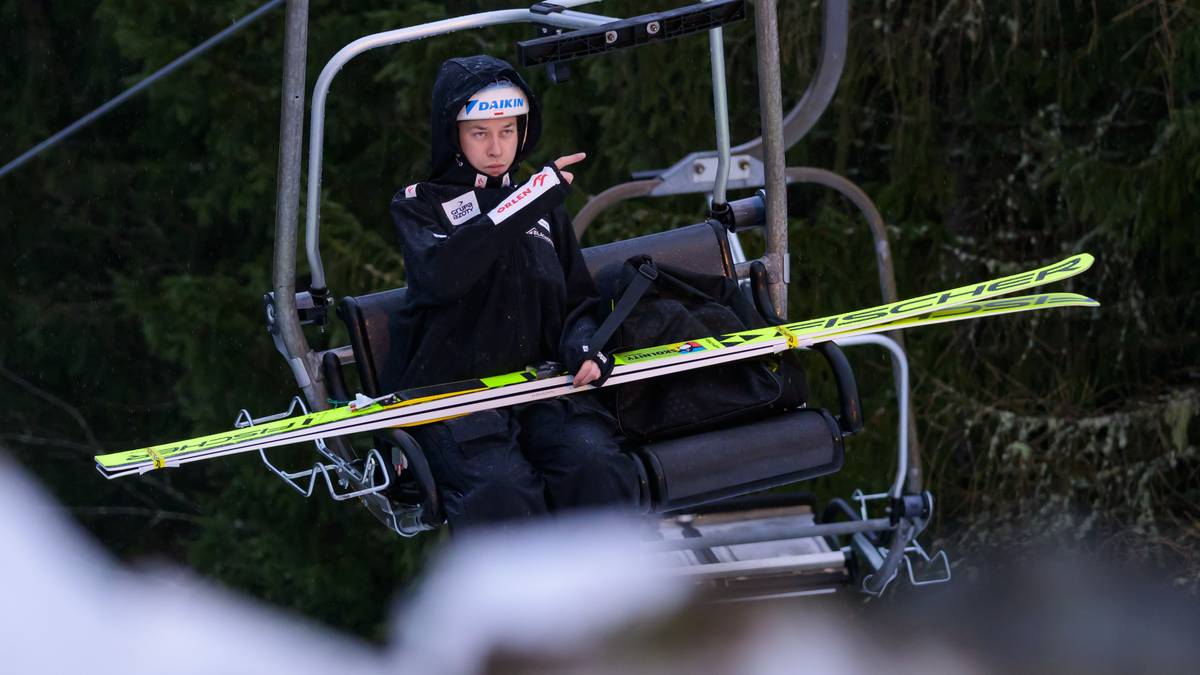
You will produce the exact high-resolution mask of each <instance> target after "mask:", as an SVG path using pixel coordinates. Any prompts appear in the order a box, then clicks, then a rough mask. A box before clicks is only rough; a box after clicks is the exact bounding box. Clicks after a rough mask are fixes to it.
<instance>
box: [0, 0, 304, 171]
mask: <svg viewBox="0 0 1200 675" xmlns="http://www.w3.org/2000/svg"><path fill="white" fill-rule="evenodd" d="M283 1H284V0H270V1H269V2H267V3H265V4H264V5H263V6H261V7H259V8H258V9H256V10H254V11H253V12H250V13H249V14H247V15H246V16H244V17H242V18H240V19H238V20H237V21H235V22H233V24H231V25H230V26H229V27H228V28H226V29H225V30H223V31H221V32H220V33H217V34H216V35H214V36H212V37H210V38H209V39H207V40H205V41H204V42H201V43H200V44H198V45H196V46H195V47H193V48H192V49H191V50H189V51H188V52H187V53H186V54H184V55H183V56H180V57H179V58H177V59H175V60H174V61H172V62H170V63H168V64H167V65H165V66H163V67H162V68H159V69H158V70H157V71H155V72H154V73H153V74H152V75H150V76H149V77H147V78H145V79H144V80H142V81H140V82H138V83H137V84H135V85H133V86H132V87H130V88H129V89H126V90H125V91H124V92H122V93H120V94H118V95H117V96H115V97H113V98H112V99H109V101H108V102H107V103H105V104H104V105H102V106H100V107H99V108H96V109H95V110H93V111H92V112H90V113H88V114H86V115H84V116H83V117H80V118H79V119H78V120H76V121H75V122H73V123H71V124H70V125H68V126H67V127H66V128H64V129H63V130H62V131H59V132H58V133H56V134H54V135H53V136H51V137H50V138H47V139H46V140H44V141H42V142H41V143H38V144H37V145H35V146H33V147H32V148H30V149H29V150H28V151H26V152H25V153H24V154H23V155H21V156H20V157H17V158H16V159H14V160H12V161H11V162H9V163H8V164H5V165H4V166H3V167H0V177H3V176H4V175H6V174H8V173H9V172H11V171H15V170H16V169H18V168H19V167H21V166H22V165H23V164H25V163H26V162H28V161H29V160H31V159H33V158H34V157H37V156H38V155H40V154H41V153H43V152H45V151H46V150H49V149H50V148H52V147H54V146H56V145H58V144H59V143H61V142H62V141H63V140H65V139H67V138H68V137H70V136H71V135H72V134H74V133H75V132H77V131H79V130H80V129H82V128H84V127H86V126H87V125H89V124H91V123H92V122H95V121H96V120H98V119H100V118H101V117H103V116H104V115H106V114H108V113H109V112H111V111H112V110H113V109H115V108H116V107H117V106H119V105H121V104H122V103H124V102H125V101H128V100H129V99H130V98H132V97H134V96H136V95H137V94H139V93H141V91H142V90H143V89H146V88H147V87H149V86H150V85H152V84H154V83H155V82H157V81H159V80H161V79H162V78H164V77H166V76H168V75H170V74H171V73H173V72H175V71H176V70H178V69H179V68H181V67H182V66H184V65H186V64H187V63H188V62H189V61H192V60H193V59H195V58H197V57H199V56H201V55H202V54H204V53H205V52H207V51H208V50H210V49H212V48H213V47H215V46H217V45H218V44H220V43H222V42H224V41H225V40H226V39H227V38H229V37H230V36H231V35H233V34H234V33H237V32H238V31H240V30H242V29H243V28H245V27H246V26H249V25H250V24H251V23H254V22H255V21H256V20H258V19H259V18H260V17H262V15H264V14H266V13H267V12H269V11H271V10H272V9H275V8H276V7H278V6H279V5H281V4H283Z"/></svg>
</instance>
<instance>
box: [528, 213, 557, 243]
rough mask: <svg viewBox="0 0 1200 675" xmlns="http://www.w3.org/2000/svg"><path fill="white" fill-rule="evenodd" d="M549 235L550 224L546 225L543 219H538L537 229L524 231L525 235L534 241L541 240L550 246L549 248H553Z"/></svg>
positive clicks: (552, 241)
mask: <svg viewBox="0 0 1200 675" xmlns="http://www.w3.org/2000/svg"><path fill="white" fill-rule="evenodd" d="M549 233H550V223H547V222H546V220H545V219H544V218H539V219H538V222H537V227H531V228H529V229H528V230H525V234H527V235H529V236H531V237H533V238H535V239H541V240H542V241H544V242H546V243H547V244H550V246H551V247H554V240H553V239H551V238H550V234H549Z"/></svg>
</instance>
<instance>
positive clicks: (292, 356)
mask: <svg viewBox="0 0 1200 675" xmlns="http://www.w3.org/2000/svg"><path fill="white" fill-rule="evenodd" d="M597 1H598V0H557V1H556V2H554V3H538V4H537V5H534V6H533V7H531V8H529V9H510V10H497V11H490V12H482V13H477V14H472V15H469V16H464V17H458V18H451V19H445V20H442V21H436V22H433V23H428V24H423V25H420V26H414V27H408V28H401V29H398V30H392V31H386V32H383V33H377V34H373V35H368V36H365V37H362V38H359V39H357V40H355V41H353V42H351V43H350V44H348V45H346V46H345V47H343V48H342V49H341V50H340V51H338V52H337V54H335V55H334V56H333V57H332V58H331V59H330V60H329V61H328V62H327V63H326V65H325V66H324V67H323V69H322V71H321V73H320V75H319V77H318V78H317V82H316V84H315V86H314V90H313V94H312V107H311V119H310V138H309V174H308V186H307V191H308V198H307V209H308V210H307V212H306V227H305V250H306V253H307V257H308V263H309V269H310V272H311V279H312V282H311V288H310V289H309V290H308V291H303V292H300V293H297V292H296V281H295V277H296V249H297V244H298V208H299V203H300V200H299V197H300V151H301V148H302V146H303V126H304V80H305V61H306V58H305V52H306V49H307V23H308V3H307V0H289V2H288V3H287V14H286V19H285V23H286V36H285V43H284V51H285V57H284V73H283V91H282V111H281V121H280V122H281V123H280V155H279V176H278V196H277V205H276V206H277V208H276V234H275V257H274V266H273V290H272V292H271V293H269V294H268V295H267V297H266V298H265V302H266V315H267V326H268V330H269V332H270V333H271V335H272V337H273V339H274V341H275V345H276V347H277V349H278V350H279V352H280V353H281V354H282V355H283V356H284V358H285V360H286V361H287V363H288V364H289V366H290V367H291V369H292V373H293V375H294V377H295V379H296V382H297V384H298V386H299V387H300V389H301V391H302V393H303V395H304V398H305V399H306V400H307V402H308V404H309V407H310V408H311V409H314V410H321V409H327V408H328V407H329V405H330V404H329V402H328V399H329V393H328V390H327V388H326V385H325V383H324V382H323V378H322V370H321V361H322V359H323V358H325V357H326V356H327V355H328V354H333V355H334V356H335V357H337V358H339V360H341V361H342V362H343V363H345V362H346V361H347V360H348V359H349V354H347V353H345V351H346V350H345V348H341V349H337V350H329V351H327V352H321V353H318V352H316V351H314V350H313V349H312V348H311V346H310V345H309V343H308V340H307V338H306V336H305V335H304V332H303V329H302V325H303V324H305V323H314V322H316V323H321V322H323V321H324V315H325V310H326V308H327V305H328V304H329V301H328V298H329V291H328V288H327V286H326V283H325V274H324V266H323V264H322V261H321V256H320V246H319V235H320V204H321V200H320V181H321V161H322V155H323V143H324V125H325V107H326V102H327V98H328V94H329V90H330V86H331V84H332V82H333V79H334V78H335V76H336V75H337V73H338V72H339V71H340V70H341V68H342V67H344V66H345V65H346V64H347V63H348V62H349V61H350V60H352V59H353V58H354V57H356V56H358V55H360V54H362V53H364V52H366V51H369V50H372V49H376V48H380V47H384V46H393V45H400V44H404V43H406V42H410V41H414V40H419V39H424V38H427V37H432V36H436V35H444V34H448V33H452V32H456V31H461V30H468V29H473V28H483V27H488V26H496V25H503V24H515V23H530V24H535V25H538V26H543V27H547V26H548V27H550V28H551V29H554V30H555V31H556V33H559V34H561V31H562V30H567V31H575V30H586V29H597V28H598V27H602V26H605V25H606V24H611V23H612V22H614V21H618V20H616V19H613V18H610V17H606V16H601V15H597V14H590V13H585V12H579V11H576V10H575V9H574V8H575V7H579V6H581V5H585V4H590V3H593V2H597ZM703 1H704V2H721V1H722V0H703ZM776 4H777V3H776V0H757V1H756V2H755V5H754V15H755V39H756V45H757V53H758V72H759V94H760V106H759V108H760V116H761V122H762V129H763V134H762V136H761V137H759V138H757V139H754V140H751V141H749V142H746V143H743V144H741V145H738V146H736V147H734V148H731V147H730V145H729V131H728V108H727V101H726V98H725V68H724V48H723V42H722V40H723V35H722V30H721V28H720V27H719V26H717V27H714V28H712V29H710V30H709V31H708V32H709V39H710V53H711V54H712V67H713V89H714V114H715V117H716V122H717V137H718V139H717V140H718V149H717V150H716V151H709V152H701V153H693V154H690V155H688V156H687V157H684V158H683V159H681V160H680V161H678V162H676V163H675V164H674V165H672V166H671V167H670V168H668V169H665V170H662V171H658V172H651V173H652V175H649V176H647V175H645V174H643V175H642V176H640V177H639V178H638V179H636V180H634V181H632V182H629V183H625V184H622V185H618V186H615V187H613V188H610V189H608V190H606V191H605V192H603V193H601V194H600V195H598V196H597V197H595V198H594V199H593V200H592V201H591V202H589V203H588V205H587V206H585V207H584V209H583V210H582V211H581V212H580V213H579V214H578V215H577V217H576V220H575V223H576V227H577V229H578V230H579V231H582V230H584V229H585V228H586V227H587V225H588V224H589V223H590V222H591V221H592V220H593V219H594V218H595V217H596V215H598V214H599V213H600V212H601V211H603V209H604V208H607V207H608V206H611V205H612V204H615V203H617V202H618V201H621V200H623V199H629V198H632V197H635V196H659V195H667V194H683V193H695V192H710V193H711V195H712V197H711V200H712V201H711V204H712V205H713V207H714V208H715V209H719V208H720V207H721V206H723V205H724V204H725V202H726V190H727V189H730V188H732V189H739V188H751V187H757V186H760V185H765V187H766V191H765V193H763V199H764V201H765V212H766V218H765V221H766V226H765V232H766V254H765V255H764V257H763V259H762V260H761V262H762V263H764V264H765V266H766V269H767V272H768V280H769V289H770V294H771V300H772V304H773V305H774V306H775V310H776V314H778V315H779V316H783V315H784V313H785V311H786V306H787V300H786V289H787V262H786V261H787V251H788V248H787V226H786V220H787V212H786V207H787V203H786V197H787V194H786V185H787V184H788V183H798V182H809V183H816V184H820V185H824V186H826V187H830V188H832V189H835V190H837V191H839V192H840V193H842V194H843V195H845V196H847V197H848V198H849V199H850V200H851V202H852V203H854V204H855V206H856V207H858V208H859V209H860V211H862V213H863V214H864V215H865V216H866V220H867V222H868V224H869V225H870V227H871V230H872V234H873V236H874V238H875V244H876V246H875V248H876V255H877V262H878V265H879V274H880V285H881V288H882V290H883V294H884V297H885V299H886V300H888V301H893V300H895V299H896V297H895V296H896V291H895V281H894V275H893V272H892V267H891V257H890V249H889V246H888V241H887V233H886V230H885V229H884V227H883V220H882V218H881V217H880V215H879V212H878V210H877V209H875V207H874V205H873V204H872V203H871V201H870V199H869V198H868V197H867V196H866V194H865V193H864V192H863V191H862V190H860V189H858V188H857V187H856V186H854V185H853V184H852V183H851V182H850V181H848V180H847V179H845V178H843V177H840V176H837V175H835V174H832V173H831V172H828V171H825V170H822V169H813V168H803V167H796V168H788V167H785V162H784V150H785V149H786V148H787V147H789V146H791V145H792V144H794V143H795V142H797V141H798V140H799V139H800V138H802V137H803V136H804V134H805V133H807V132H808V130H809V129H811V128H812V126H813V124H815V122H816V120H817V119H818V118H819V117H820V115H821V114H822V113H823V112H824V110H825V108H826V107H827V106H828V104H829V102H830V100H831V99H832V97H833V93H834V91H835V90H836V87H837V83H838V81H839V79H840V77H841V73H842V68H843V66H844V61H845V53H846V41H847V33H848V24H849V3H848V0H824V2H823V12H824V19H823V48H822V52H821V58H820V62H819V64H818V67H817V69H816V73H815V75H814V77H813V80H812V82H811V83H810V85H809V88H808V90H807V91H806V92H805V94H804V95H803V96H802V98H801V99H800V101H799V102H798V103H797V105H796V106H795V107H794V108H793V109H792V111H791V112H790V113H789V114H788V115H787V116H786V118H785V117H784V115H783V111H782V96H781V82H780V72H779V47H778V33H777V24H778V20H777V14H776ZM697 7H699V6H697ZM641 18H643V17H638V19H641ZM629 21H636V19H632V20H629ZM641 28H642V29H643V30H644V29H645V28H646V26H645V25H643V26H641ZM652 28H653V31H652V32H656V31H657V26H654V27H652ZM614 34H615V33H614ZM651 34H652V33H651ZM563 35H567V36H569V35H570V33H569V32H568V33H566V34H563ZM606 37H607V35H606ZM614 48H619V47H614ZM602 51H603V50H602ZM714 159H715V160H716V167H715V168H716V172H715V173H716V176H715V178H713V179H712V180H697V179H696V177H697V176H698V175H702V172H701V171H700V170H698V169H697V167H703V171H704V172H707V171H708V169H709V167H711V166H712V163H713V160H714ZM732 162H737V163H738V166H737V169H736V171H734V172H733V178H732V180H731V179H730V168H731V166H732ZM736 248H740V247H735V249H736ZM753 262H754V261H745V260H742V261H739V263H740V264H739V265H738V270H739V272H745V271H747V270H748V269H749V266H750V265H751V264H752V263H753ZM843 344H845V345H847V346H849V345H853V344H874V345H877V346H882V347H884V348H886V349H887V350H888V351H889V353H890V354H891V355H892V357H893V363H894V367H895V373H896V378H895V380H896V386H897V396H898V399H899V401H900V406H901V420H902V421H901V425H900V439H899V448H898V457H899V462H898V464H899V467H898V471H897V474H896V477H895V480H894V481H893V482H892V485H891V487H890V489H889V490H888V491H887V492H885V493H880V494H877V495H862V494H861V492H859V493H856V496H857V498H858V501H859V502H860V506H861V517H859V518H857V519H855V520H852V521H850V522H838V523H827V524H822V525H813V524H811V521H810V524H806V525H801V526H796V525H794V524H793V525H790V526H787V527H783V528H782V529H780V528H778V527H776V528H775V530H772V531H770V532H769V533H768V534H767V535H763V533H762V532H761V531H760V532H756V533H742V534H740V535H737V536H733V537H729V536H725V540H727V541H726V542H725V543H724V544H722V543H720V542H716V543H714V541H710V540H707V539H705V540H703V543H702V544H698V543H697V541H696V540H688V541H685V540H676V541H674V542H672V541H670V540H668V541H664V542H660V544H661V548H663V549H664V550H669V549H672V548H674V549H687V548H699V547H701V546H703V547H711V546H717V545H737V544H739V543H742V544H744V543H747V542H753V541H763V540H764V539H763V537H764V536H766V537H767V538H768V539H769V538H771V537H774V538H795V537H832V536H849V537H851V542H850V544H849V545H848V546H847V547H843V549H842V552H843V553H844V554H845V555H847V556H848V555H850V554H851V551H853V552H854V553H855V554H856V555H857V556H858V557H860V558H862V559H864V560H866V562H867V565H868V566H869V568H870V569H871V572H872V573H871V574H870V575H868V576H867V577H866V579H865V583H864V586H863V588H864V590H866V591H868V592H872V593H878V592H881V591H882V589H883V588H884V586H886V585H887V583H888V582H889V581H890V580H891V579H892V578H894V577H895V576H896V574H897V573H898V572H899V569H900V566H901V565H902V564H907V565H908V571H909V576H910V578H912V580H913V581H914V583H919V582H918V581H917V579H915V578H914V577H913V572H912V563H911V561H910V560H909V559H908V557H906V555H908V554H912V555H916V556H918V557H920V558H923V559H924V560H925V561H926V562H929V561H930V559H931V557H930V556H929V555H928V554H926V553H925V551H924V550H923V549H921V548H920V546H919V545H917V544H916V542H915V536H916V534H919V532H920V530H921V529H923V528H924V526H925V524H926V523H927V522H928V518H929V515H930V513H931V508H932V498H931V497H930V496H929V495H928V493H919V490H920V473H919V465H918V464H917V462H916V458H915V457H912V456H911V455H910V446H909V436H910V434H909V433H908V432H909V430H910V429H911V428H912V424H911V411H910V409H909V405H908V395H907V394H908V378H907V372H908V371H907V360H906V359H905V356H904V351H903V348H902V347H901V346H900V345H899V344H898V343H897V341H896V340H894V339H892V338H889V337H882V336H881V337H874V338H872V339H860V340H857V341H855V342H851V341H845V342H843ZM243 421H244V423H248V424H252V423H256V422H258V421H259V420H253V419H251V417H250V415H249V414H248V413H247V414H245V415H244V420H243ZM331 441H336V442H330V443H329V444H328V447H321V448H319V450H320V451H322V455H324V456H325V457H326V458H327V459H329V460H331V462H330V463H329V464H325V465H321V464H319V463H318V464H317V465H315V466H314V467H313V468H312V469H311V470H309V471H307V472H298V473H294V474H289V473H287V472H284V471H281V470H279V469H277V468H275V467H274V466H273V465H271V464H270V463H269V461H267V459H266V457H265V456H264V457H263V459H264V461H267V463H268V466H269V467H271V469H272V470H273V471H274V472H275V473H276V474H278V475H280V476H281V477H283V478H284V479H285V480H287V481H288V482H289V484H291V485H292V487H293V488H295V489H296V490H297V491H299V492H301V493H302V494H311V492H312V486H313V482H314V481H315V479H316V477H317V474H321V475H322V476H323V477H324V479H325V482H326V483H327V485H328V486H329V489H330V491H331V493H333V492H334V491H333V487H332V482H331V480H330V472H333V473H336V474H337V476H338V479H339V481H340V483H341V485H342V487H343V488H349V489H351V490H352V492H350V493H348V494H346V493H343V494H342V495H340V496H341V497H342V498H346V497H350V496H357V497H360V499H362V501H363V502H364V505H365V506H367V508H368V509H369V510H370V511H372V512H373V513H374V514H375V515H376V516H377V517H379V518H380V519H381V520H383V521H384V522H385V524H387V525H388V526H389V527H390V528H391V529H393V530H395V531H396V532H397V533H400V534H405V535H408V534H412V533H414V528H413V527H412V524H411V522H410V519H406V516H405V514H398V513H395V512H394V511H393V510H392V508H391V507H390V505H389V502H388V500H387V498H386V497H384V496H383V495H381V494H379V492H380V491H381V490H382V488H383V487H386V486H374V485H373V484H372V483H371V481H372V480H373V479H372V478H371V476H372V475H374V473H375V471H374V468H375V466H376V464H378V463H379V460H378V458H377V455H378V453H377V452H375V453H374V454H372V455H371V456H370V457H368V459H367V460H366V462H365V465H363V468H362V469H361V470H359V469H357V468H355V467H356V466H360V465H361V460H358V459H357V458H356V457H355V456H354V452H353V450H352V449H351V448H350V447H349V446H348V444H345V443H344V442H343V441H341V439H331ZM356 463H358V464H356ZM304 477H307V478H309V482H308V485H307V487H302V486H300V485H299V484H297V483H296V482H294V481H295V479H297V478H304ZM906 486H907V489H906ZM335 495H336V493H335ZM873 499H886V500H887V501H888V504H889V512H890V513H889V515H888V517H885V518H874V519H871V518H868V517H867V515H868V514H867V510H866V505H867V502H868V501H871V500H873ZM418 529H419V528H418ZM768 529H769V528H768ZM871 533H874V534H873V535H872V536H878V535H880V534H882V535H885V536H886V535H887V534H889V533H890V534H891V538H890V539H888V540H887V541H886V543H884V544H881V543H878V541H871V540H869V539H868V537H867V536H865V535H867V534H871ZM941 555H943V556H944V554H941ZM827 557H828V556H827ZM940 562H945V560H944V557H943V558H942V559H941V560H940ZM948 573H949V567H948V564H947V565H946V567H945V576H946V577H948Z"/></svg>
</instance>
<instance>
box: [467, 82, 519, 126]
mask: <svg viewBox="0 0 1200 675" xmlns="http://www.w3.org/2000/svg"><path fill="white" fill-rule="evenodd" d="M528 112H529V101H528V99H527V98H526V97H525V92H524V91H522V90H521V88H520V87H518V86H517V85H515V84H513V83H512V82H509V81H508V80H499V81H497V82H493V83H491V84H489V85H487V86H486V87H484V88H483V89H480V90H479V91H477V92H475V93H474V94H472V95H471V98H469V99H467V102H466V104H465V105H463V107H462V110H459V111H458V117H457V118H455V119H457V120H458V121H459V122H462V121H463V120H490V119H494V118H497V117H514V116H517V115H525V114H527V113H528Z"/></svg>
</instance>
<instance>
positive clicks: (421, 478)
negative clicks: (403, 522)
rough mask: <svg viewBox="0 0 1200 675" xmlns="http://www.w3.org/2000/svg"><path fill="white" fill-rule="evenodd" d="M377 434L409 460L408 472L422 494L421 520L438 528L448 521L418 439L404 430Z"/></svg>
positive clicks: (391, 430)
mask: <svg viewBox="0 0 1200 675" xmlns="http://www.w3.org/2000/svg"><path fill="white" fill-rule="evenodd" d="M375 433H376V436H378V437H380V438H381V439H382V440H383V441H385V442H386V443H387V444H388V445H391V446H392V447H393V448H397V449H399V450H400V452H402V453H404V457H405V458H406V459H407V460H408V467H407V468H406V469H405V470H406V471H410V472H411V475H412V478H413V481H414V482H415V483H416V485H417V490H418V492H419V493H420V503H421V507H422V508H421V511H422V515H421V520H422V521H424V523H425V524H426V525H430V526H432V527H437V526H438V525H441V524H442V522H443V521H445V520H446V517H445V514H443V513H442V500H441V497H440V496H439V495H438V490H437V482H436V481H435V480H434V479H433V471H432V470H430V468H429V460H427V459H426V458H425V452H424V451H423V450H421V446H420V444H419V443H417V441H416V439H414V438H413V437H412V436H410V435H408V432H406V431H404V430H403V429H381V430H379V431H377V432H375Z"/></svg>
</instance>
